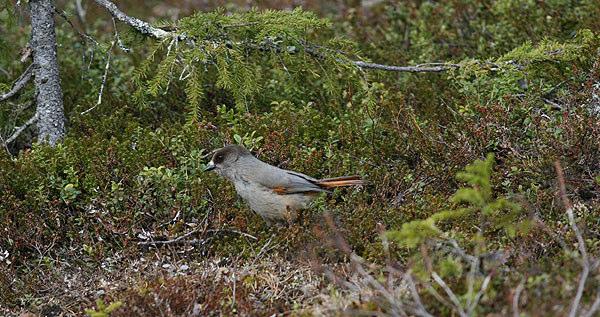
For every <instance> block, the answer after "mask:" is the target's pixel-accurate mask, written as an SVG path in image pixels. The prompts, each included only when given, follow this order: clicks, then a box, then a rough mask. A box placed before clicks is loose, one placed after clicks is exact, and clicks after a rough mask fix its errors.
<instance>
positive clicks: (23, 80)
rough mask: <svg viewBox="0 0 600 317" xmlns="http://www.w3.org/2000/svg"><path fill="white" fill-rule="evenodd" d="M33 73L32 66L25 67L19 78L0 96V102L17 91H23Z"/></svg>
mask: <svg viewBox="0 0 600 317" xmlns="http://www.w3.org/2000/svg"><path fill="white" fill-rule="evenodd" d="M32 73H33V64H31V65H29V66H27V69H25V71H24V72H23V74H21V76H19V78H18V79H17V80H16V81H15V83H14V84H13V86H12V88H11V89H10V90H9V91H7V92H6V93H4V94H2V95H0V101H4V100H6V99H8V98H10V97H12V96H14V95H16V94H17V92H19V90H21V89H23V87H25V85H26V84H27V83H28V82H29V80H31V74H32Z"/></svg>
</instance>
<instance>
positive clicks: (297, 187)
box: [204, 144, 365, 226]
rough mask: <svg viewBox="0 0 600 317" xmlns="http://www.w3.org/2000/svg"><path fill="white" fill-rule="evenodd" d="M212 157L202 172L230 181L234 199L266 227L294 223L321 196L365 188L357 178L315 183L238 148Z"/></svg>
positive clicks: (222, 149)
mask: <svg viewBox="0 0 600 317" xmlns="http://www.w3.org/2000/svg"><path fill="white" fill-rule="evenodd" d="M212 153H213V154H212V159H211V160H210V162H209V163H208V164H207V165H206V167H205V168H204V171H213V172H216V173H217V174H219V175H220V176H223V177H225V178H227V179H228V180H229V181H231V182H232V183H233V185H234V187H235V190H236V192H237V193H238V195H239V196H240V197H241V198H242V199H243V200H244V201H245V202H246V203H247V204H248V205H249V207H250V209H252V210H253V211H254V212H256V213H257V214H258V215H259V216H261V217H262V219H263V220H264V221H265V222H266V223H267V225H269V226H271V225H273V224H281V223H285V222H287V223H291V222H293V221H295V220H296V218H297V216H298V212H299V211H300V210H302V209H305V208H307V207H308V206H309V204H310V203H311V202H312V201H313V200H314V199H316V198H317V197H318V196H319V194H321V193H330V192H331V190H332V189H334V188H337V187H345V186H361V185H365V181H363V180H362V178H361V177H360V176H342V177H334V178H324V179H316V178H313V177H310V176H308V175H305V174H302V173H299V172H294V171H290V170H285V169H282V168H279V167H276V166H273V165H270V164H268V163H265V162H263V161H261V160H259V159H258V158H256V157H254V155H252V153H250V151H248V150H247V149H246V148H245V147H243V146H240V145H235V144H233V145H227V146H225V147H223V148H220V149H217V150H214V151H213V152H212ZM209 155H210V153H209ZM207 156H208V155H207Z"/></svg>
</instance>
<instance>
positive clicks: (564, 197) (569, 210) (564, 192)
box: [554, 161, 590, 317]
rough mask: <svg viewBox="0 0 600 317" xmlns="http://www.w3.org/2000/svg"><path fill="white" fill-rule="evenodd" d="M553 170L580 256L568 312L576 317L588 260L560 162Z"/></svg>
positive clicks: (588, 272) (586, 274) (585, 278)
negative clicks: (575, 290) (575, 284)
mask: <svg viewBox="0 0 600 317" xmlns="http://www.w3.org/2000/svg"><path fill="white" fill-rule="evenodd" d="M554 168H555V169H556V174H557V177H558V187H559V189H560V198H561V199H562V202H563V205H564V206H565V208H566V210H567V217H568V219H569V225H570V226H571V229H572V230H573V233H575V237H576V238H577V245H578V249H579V254H581V267H582V270H581V276H580V277H579V285H578V286H577V293H576V295H575V298H573V302H572V303H571V309H570V310H569V317H575V316H577V313H578V311H579V305H580V304H581V298H582V297H583V291H584V290H585V283H586V282H587V279H588V276H589V274H590V260H589V257H588V254H587V250H586V247H585V240H584V239H583V236H582V235H581V232H580V231H579V227H578V226H577V223H576V222H575V216H574V215H573V205H572V204H571V201H570V200H569V197H568V196H567V187H566V185H565V175H564V172H563V169H562V167H561V166H560V162H559V161H556V162H554Z"/></svg>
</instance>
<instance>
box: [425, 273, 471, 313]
mask: <svg viewBox="0 0 600 317" xmlns="http://www.w3.org/2000/svg"><path fill="white" fill-rule="evenodd" d="M431 277H433V280H434V281H435V282H436V283H437V284H438V285H439V286H440V287H441V288H442V289H443V290H444V292H446V295H448V298H450V301H452V304H454V306H455V307H454V308H455V309H456V311H457V312H458V314H459V315H460V316H461V317H466V316H467V313H465V310H464V309H463V307H462V305H461V304H460V301H459V300H458V297H456V294H454V292H453V291H452V290H451V289H450V287H448V285H447V284H446V282H444V280H443V279H442V278H441V277H440V276H439V275H438V274H437V273H436V272H431Z"/></svg>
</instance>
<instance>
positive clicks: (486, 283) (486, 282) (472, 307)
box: [467, 274, 492, 316]
mask: <svg viewBox="0 0 600 317" xmlns="http://www.w3.org/2000/svg"><path fill="white" fill-rule="evenodd" d="M491 280H492V275H491V274H488V276H486V277H485V279H484V280H483V283H481V287H480V288H479V291H478V292H477V295H475V298H474V299H473V301H472V302H471V305H469V307H468V310H467V315H468V316H473V313H474V312H475V308H476V307H477V304H479V301H480V300H481V297H482V296H483V293H484V292H485V291H486V290H487V288H488V286H489V285H490V281H491Z"/></svg>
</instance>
